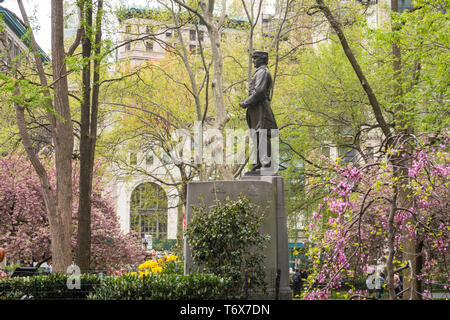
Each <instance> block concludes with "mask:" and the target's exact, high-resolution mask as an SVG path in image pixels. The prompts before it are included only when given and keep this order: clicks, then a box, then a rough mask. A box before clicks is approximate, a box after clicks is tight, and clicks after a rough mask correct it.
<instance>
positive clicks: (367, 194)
mask: <svg viewBox="0 0 450 320" xmlns="http://www.w3.org/2000/svg"><path fill="white" fill-rule="evenodd" d="M449 142H450V139H449V138H448V137H446V136H445V135H444V136H443V137H442V143H440V144H438V145H437V144H433V143H430V142H429V141H428V140H427V138H426V137H422V138H421V139H419V138H417V139H416V140H415V143H417V144H418V145H417V146H415V148H407V146H406V145H401V144H398V145H397V146H396V149H395V150H393V149H391V150H388V151H387V153H386V155H387V157H386V158H384V159H381V160H380V161H379V162H377V163H370V164H367V165H365V166H361V167H356V166H353V165H352V164H351V163H350V164H349V165H345V164H344V165H342V164H340V163H339V161H337V162H336V163H331V162H330V163H329V165H330V166H331V167H332V168H333V171H334V175H332V176H331V177H330V178H328V179H327V180H326V181H325V183H326V184H328V185H330V186H331V188H330V195H329V196H328V197H326V198H324V199H323V202H322V203H321V204H320V205H319V207H318V210H317V211H316V212H314V214H313V217H312V221H311V223H310V225H309V228H308V229H309V241H308V242H309V243H308V246H309V252H308V257H309V259H310V261H311V263H312V268H311V271H312V272H311V273H310V276H309V278H308V279H309V283H308V286H307V290H306V291H305V293H304V296H303V297H304V299H327V298H329V297H330V295H331V293H332V290H339V289H342V286H343V283H344V279H365V278H366V277H367V276H368V274H369V273H370V272H371V271H372V270H371V267H370V266H371V265H384V264H386V266H388V265H389V263H391V264H392V266H393V269H396V268H397V269H400V268H401V267H404V266H407V265H408V264H409V263H410V261H406V260H405V259H404V258H403V257H404V252H405V248H404V244H405V243H408V241H409V242H413V243H414V244H415V245H416V247H415V248H416V250H417V251H416V257H420V260H419V261H418V262H417V263H418V266H419V267H418V269H419V270H415V271H414V270H413V271H414V274H413V277H414V278H415V279H417V280H418V281H422V282H423V283H424V284H425V285H427V284H429V283H431V282H432V281H436V280H439V281H441V282H443V283H446V284H447V285H446V288H447V290H448V284H449V281H450V277H449V270H448V269H447V265H448V258H449V252H448V243H449V234H450V232H449V231H450V220H449V215H448V199H449V190H450V189H449V188H448V174H449V172H450V166H449V163H450V155H449V153H448V146H449ZM409 150H416V151H413V152H412V153H408V151H409ZM389 157H391V159H392V157H395V159H398V160H397V162H396V163H400V164H401V163H404V166H403V167H400V166H399V167H393V166H392V165H391V164H390V163H389ZM402 161H403V162H402ZM408 163H410V164H411V165H409V166H408V165H407V164H408ZM399 168H405V169H407V170H406V172H407V177H406V176H403V178H402V177H399V175H398V172H397V174H396V172H395V170H399ZM400 192H404V193H405V194H407V197H406V196H405V197H404V198H406V199H407V200H408V201H407V202H403V203H400V201H399V197H400V195H399V193H400ZM421 261H423V263H421ZM408 273H410V271H408ZM387 280H388V279H387ZM405 289H406V288H405ZM347 291H348V292H347V297H351V296H355V297H356V296H364V295H367V290H355V288H352V287H351V288H349V289H348V290H347ZM419 294H422V295H423V297H424V298H427V296H426V292H425V291H424V292H420V293H419Z"/></svg>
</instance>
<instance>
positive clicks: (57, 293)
mask: <svg viewBox="0 0 450 320" xmlns="http://www.w3.org/2000/svg"><path fill="white" fill-rule="evenodd" d="M67 278H68V276H67V275H62V274H57V273H55V274H50V275H39V276H33V277H18V278H10V279H0V299H7V300H11V299H12V300H13V299H35V300H50V299H55V300H61V299H70V300H74V299H85V298H86V296H87V295H88V294H89V292H91V291H92V290H93V288H94V287H95V286H97V285H99V284H100V283H101V278H100V277H99V276H97V275H90V274H83V275H81V276H80V284H81V285H80V289H69V288H68V286H67Z"/></svg>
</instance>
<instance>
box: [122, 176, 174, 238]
mask: <svg viewBox="0 0 450 320" xmlns="http://www.w3.org/2000/svg"><path fill="white" fill-rule="evenodd" d="M130 229H131V230H133V231H136V232H137V233H138V234H139V235H140V236H141V237H142V238H144V237H145V236H152V238H153V239H155V238H156V239H166V238H167V196H166V193H165V191H164V189H163V188H162V187H161V186H159V185H157V184H155V183H151V182H146V183H142V184H140V185H139V186H137V187H136V189H134V191H133V192H132V193H131V208H130Z"/></svg>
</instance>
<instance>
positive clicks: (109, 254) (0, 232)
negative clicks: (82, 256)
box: [0, 155, 145, 270]
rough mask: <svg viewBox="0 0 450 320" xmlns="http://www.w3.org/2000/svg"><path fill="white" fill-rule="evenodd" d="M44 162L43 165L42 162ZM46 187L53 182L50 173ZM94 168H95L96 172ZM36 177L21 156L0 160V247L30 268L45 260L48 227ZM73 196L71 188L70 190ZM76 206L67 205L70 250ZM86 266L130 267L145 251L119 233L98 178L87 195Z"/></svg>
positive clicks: (130, 237)
mask: <svg viewBox="0 0 450 320" xmlns="http://www.w3.org/2000/svg"><path fill="white" fill-rule="evenodd" d="M49 162H50V161H47V164H50V163H49ZM50 167H51V166H50V165H48V169H47V170H48V172H49V173H50V177H51V183H52V184H54V183H55V179H54V170H52V169H50ZM98 167H99V166H98V165H97V166H96V168H97V169H98ZM73 175H74V178H76V179H74V180H73V181H78V179H77V177H78V175H79V166H78V164H77V163H74V166H73ZM40 188H41V186H40V183H39V179H38V177H37V175H36V174H35V172H34V170H33V168H32V167H31V165H30V163H29V161H28V160H27V159H26V157H24V156H22V155H19V156H18V155H10V156H8V157H4V158H0V246H1V247H3V248H5V250H6V252H7V258H8V259H9V261H11V262H15V261H21V262H22V263H23V264H31V263H32V261H41V260H44V259H45V258H47V257H50V255H51V253H50V242H51V237H50V228H49V221H48V218H47V214H46V211H45V206H44V202H43V199H42V194H41V190H40ZM73 190H75V191H74V194H73V197H74V199H77V198H78V194H77V190H78V188H77V186H74V188H73ZM77 206H78V202H77V201H74V202H73V210H72V222H73V223H72V224H73V228H74V231H75V232H73V235H72V250H75V248H76V234H77V233H76V230H75V229H76V227H77V212H78V208H77ZM91 230H92V244H91V250H92V262H91V269H95V270H109V269H114V268H119V267H123V266H127V265H128V266H135V265H137V264H139V263H141V262H142V260H143V259H144V257H145V252H144V251H143V249H142V245H141V242H140V239H139V238H138V236H137V235H136V234H135V233H129V234H124V233H123V232H122V231H121V230H120V225H119V221H118V218H117V215H116V213H115V211H114V207H113V206H112V202H111V199H110V198H109V196H108V195H107V194H105V192H104V190H103V186H102V183H101V177H100V175H96V178H95V179H94V186H93V192H92V223H91Z"/></svg>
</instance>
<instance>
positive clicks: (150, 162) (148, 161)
mask: <svg viewBox="0 0 450 320" xmlns="http://www.w3.org/2000/svg"><path fill="white" fill-rule="evenodd" d="M145 164H146V165H148V166H152V165H153V154H148V155H146V156H145Z"/></svg>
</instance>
